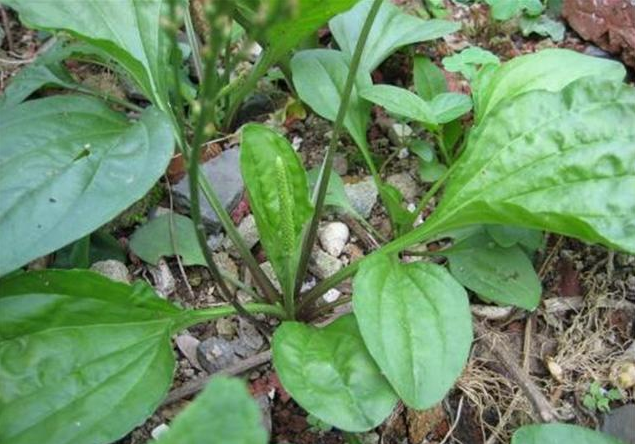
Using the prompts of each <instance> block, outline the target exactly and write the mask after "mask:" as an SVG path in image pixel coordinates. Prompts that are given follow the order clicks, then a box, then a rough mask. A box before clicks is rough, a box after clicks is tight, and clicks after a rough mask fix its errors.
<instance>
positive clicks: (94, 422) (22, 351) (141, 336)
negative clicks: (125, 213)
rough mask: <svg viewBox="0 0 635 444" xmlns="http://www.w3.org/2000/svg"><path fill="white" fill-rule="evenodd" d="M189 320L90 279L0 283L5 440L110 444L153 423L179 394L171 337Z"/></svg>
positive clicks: (137, 293) (133, 290) (69, 275)
mask: <svg viewBox="0 0 635 444" xmlns="http://www.w3.org/2000/svg"><path fill="white" fill-rule="evenodd" d="M189 313H190V312H186V311H183V310H180V309H178V308H177V307H175V306H173V305H172V304H170V303H168V302H166V301H164V300H163V299H161V298H159V297H158V296H157V295H156V294H155V293H154V292H153V291H152V289H151V288H150V287H149V286H148V285H147V284H145V283H142V282H138V283H136V284H135V285H133V286H129V285H125V284H121V283H117V282H113V281H111V280H110V279H108V278H105V277H103V276H100V275H98V274H95V273H92V272H90V271H76V270H75V271H41V272H32V273H23V274H20V275H18V276H15V277H12V278H7V279H4V280H2V281H0V374H2V378H0V442H3V443H11V444H33V443H47V444H58V443H59V444H62V443H63V444H85V443H89V442H90V443H94V444H101V443H110V442H112V441H114V440H117V439H118V438H121V437H122V436H123V435H125V434H126V433H127V432H128V431H130V430H131V429H132V428H133V427H135V426H136V425H139V424H141V423H143V421H144V420H145V419H146V418H147V417H149V416H150V415H151V414H152V413H153V411H154V410H155V409H156V408H157V407H158V405H159V404H160V402H161V401H162V399H163V398H164V396H165V394H166V393H167V391H168V389H169V388H170V384H171V381H172V373H173V371H174V366H175V360H174V355H173V352H172V346H171V344H170V336H171V335H172V334H173V333H175V332H176V331H177V330H178V329H180V328H182V327H183V326H185V325H187V324H188V321H189V316H190V314H189Z"/></svg>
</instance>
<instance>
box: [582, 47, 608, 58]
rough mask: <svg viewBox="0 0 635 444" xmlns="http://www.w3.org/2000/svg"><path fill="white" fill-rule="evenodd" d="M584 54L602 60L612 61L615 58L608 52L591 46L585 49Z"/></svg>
mask: <svg viewBox="0 0 635 444" xmlns="http://www.w3.org/2000/svg"><path fill="white" fill-rule="evenodd" d="M584 54H586V55H588V56H593V57H599V58H601V59H612V58H613V56H611V54H609V53H608V52H606V51H604V50H603V49H600V48H598V47H597V46H595V45H589V46H587V47H586V48H584Z"/></svg>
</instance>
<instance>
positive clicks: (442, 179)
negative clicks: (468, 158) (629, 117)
mask: <svg viewBox="0 0 635 444" xmlns="http://www.w3.org/2000/svg"><path fill="white" fill-rule="evenodd" d="M454 165H456V164H453V165H452V166H451V167H450V168H448V169H447V170H445V173H443V175H442V176H441V177H439V179H438V180H437V181H436V182H435V183H434V184H432V186H431V187H430V189H429V190H428V192H427V193H426V194H424V195H423V197H422V198H421V200H420V201H419V204H418V205H417V208H416V209H415V211H414V214H415V217H416V215H418V214H421V212H422V211H423V210H425V208H426V206H428V204H429V203H430V201H431V200H432V198H433V197H434V195H435V194H437V191H439V188H441V186H442V185H443V184H444V183H445V181H446V180H448V177H450V174H451V173H452V171H454Z"/></svg>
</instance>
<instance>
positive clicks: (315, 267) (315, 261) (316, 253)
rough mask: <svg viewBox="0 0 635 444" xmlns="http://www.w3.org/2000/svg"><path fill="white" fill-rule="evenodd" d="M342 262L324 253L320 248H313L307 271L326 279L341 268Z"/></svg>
mask: <svg viewBox="0 0 635 444" xmlns="http://www.w3.org/2000/svg"><path fill="white" fill-rule="evenodd" d="M342 266H343V264H342V262H341V261H340V260H339V259H337V258H334V257H333V256H331V255H330V254H328V253H325V252H324V251H323V250H322V249H320V248H317V247H316V248H314V249H313V255H311V259H310V260H309V271H310V272H311V273H313V274H314V275H315V276H317V277H318V278H320V279H326V278H327V277H329V276H331V275H332V274H335V273H337V272H338V271H340V269H341V268H342Z"/></svg>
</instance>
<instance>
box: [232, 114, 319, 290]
mask: <svg viewBox="0 0 635 444" xmlns="http://www.w3.org/2000/svg"><path fill="white" fill-rule="evenodd" d="M240 146H241V149H240V168H241V172H242V175H243V180H244V181H245V186H246V188H247V191H248V193H249V202H250V204H251V209H252V211H253V213H254V217H255V218H256V225H257V226H258V232H259V233H260V239H261V241H262V244H263V246H264V248H265V251H266V252H267V257H268V258H269V260H270V261H271V264H272V265H273V268H274V270H275V271H276V275H277V276H278V279H279V281H280V283H281V284H282V288H283V291H285V292H292V291H293V286H294V282H295V274H296V268H297V263H298V260H299V253H300V248H301V244H302V230H303V227H304V224H305V223H306V222H308V221H309V219H310V218H311V216H312V214H313V207H312V205H311V202H310V199H309V186H308V183H307V178H306V173H305V171H304V167H303V166H302V161H301V160H300V157H299V156H298V155H297V153H296V152H295V151H294V150H293V147H292V146H291V144H290V143H289V142H288V141H287V139H285V138H284V137H283V136H281V135H280V134H278V133H276V132H275V131H273V130H271V129H269V128H267V127H266V126H264V125H259V124H249V125H246V126H244V127H243V129H242V138H241V144H240Z"/></svg>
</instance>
